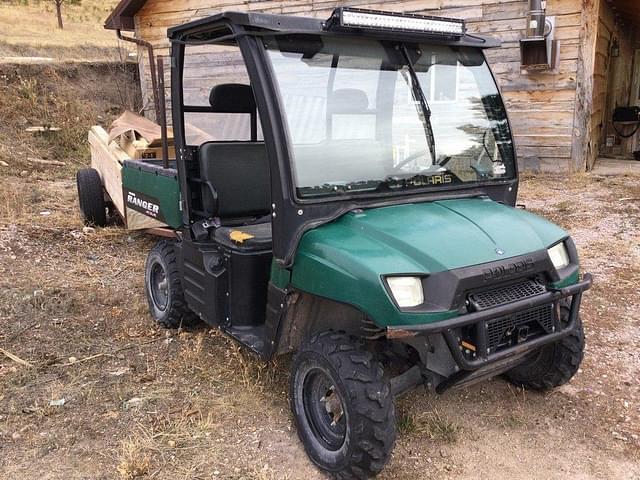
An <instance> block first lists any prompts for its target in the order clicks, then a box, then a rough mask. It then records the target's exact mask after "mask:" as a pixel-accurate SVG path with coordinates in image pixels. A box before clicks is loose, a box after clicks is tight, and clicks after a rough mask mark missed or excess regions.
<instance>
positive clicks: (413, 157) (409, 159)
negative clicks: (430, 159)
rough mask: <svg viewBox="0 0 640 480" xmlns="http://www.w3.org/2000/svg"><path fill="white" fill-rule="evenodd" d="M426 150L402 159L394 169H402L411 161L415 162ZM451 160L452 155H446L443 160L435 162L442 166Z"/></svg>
mask: <svg viewBox="0 0 640 480" xmlns="http://www.w3.org/2000/svg"><path fill="white" fill-rule="evenodd" d="M423 154H424V152H416V153H414V154H413V155H409V156H408V157H407V158H405V159H404V160H402V161H401V162H400V163H399V164H398V165H396V166H395V167H394V169H393V170H394V171H397V170H400V169H402V167H404V166H406V165H408V164H409V163H411V162H413V161H414V160H415V159H417V158H420V155H423ZM449 160H451V157H446V158H445V159H444V160H443V161H442V162H440V163H438V162H436V163H434V166H435V165H438V166H440V167H444V166H445V165H446V164H447V163H449Z"/></svg>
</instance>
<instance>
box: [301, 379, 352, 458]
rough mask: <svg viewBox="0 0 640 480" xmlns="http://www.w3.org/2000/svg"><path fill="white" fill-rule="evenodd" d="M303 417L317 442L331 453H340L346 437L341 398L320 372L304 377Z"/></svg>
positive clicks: (340, 394)
mask: <svg viewBox="0 0 640 480" xmlns="http://www.w3.org/2000/svg"><path fill="white" fill-rule="evenodd" d="M302 397H303V398H302V401H303V406H304V412H305V416H306V417H307V421H308V423H309V425H310V426H311V429H312V431H313V433H314V435H315V436H316V438H317V439H318V440H319V441H320V442H321V443H322V445H323V446H324V447H325V448H326V449H328V450H331V451H337V450H339V449H340V448H341V447H342V445H343V444H344V441H345V439H346V436H347V419H346V411H345V409H344V403H343V400H342V398H343V394H342V392H341V391H340V390H339V389H338V386H337V385H336V382H334V381H333V380H332V379H331V377H330V376H329V375H328V374H327V373H326V372H324V371H323V370H320V369H313V370H311V371H309V372H308V373H307V376H306V378H305V380H304V384H303V389H302Z"/></svg>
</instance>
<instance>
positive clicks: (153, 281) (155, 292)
mask: <svg viewBox="0 0 640 480" xmlns="http://www.w3.org/2000/svg"><path fill="white" fill-rule="evenodd" d="M149 290H150V291H151V298H152V299H153V303H154V305H155V306H156V308H157V309H158V310H161V311H163V312H164V311H165V310H166V309H167V306H168V305H169V284H168V281H167V274H166V273H165V271H164V268H163V267H162V265H160V264H159V263H155V264H154V265H153V267H151V273H150V274H149Z"/></svg>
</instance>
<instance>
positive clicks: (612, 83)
mask: <svg viewBox="0 0 640 480" xmlns="http://www.w3.org/2000/svg"><path fill="white" fill-rule="evenodd" d="M532 3H536V2H530V1H527V0H516V1H514V0H390V1H385V2H371V0H351V1H347V2H336V1H328V0H146V1H145V0H122V1H121V2H120V4H118V5H117V7H116V8H115V9H114V11H113V12H112V14H111V15H110V16H109V18H108V19H107V21H106V25H105V27H106V28H109V29H113V30H120V31H123V32H127V31H128V32H133V35H134V36H135V37H136V38H137V39H140V40H144V41H147V42H149V43H151V45H152V46H153V48H154V51H155V54H156V55H160V56H167V55H168V53H169V52H168V46H169V43H168V40H167V37H166V31H167V28H169V27H171V26H174V25H179V24H183V23H186V22H189V21H192V20H196V19H199V18H203V17H207V16H210V15H213V14H215V13H217V12H220V11H222V10H242V11H247V10H249V11H261V12H267V13H280V14H293V15H305V16H314V17H322V18H326V17H329V15H330V14H331V12H332V11H333V9H334V8H336V7H338V6H347V5H348V6H358V7H361V8H371V9H378V10H388V11H396V12H411V13H421V14H429V15H440V16H447V17H453V18H462V19H465V20H466V21H467V26H468V29H469V31H471V32H477V33H483V34H488V35H492V36H495V37H498V38H500V39H501V40H502V42H503V45H502V47H501V48H499V49H495V50H489V51H488V52H487V56H488V59H489V61H490V63H491V66H492V68H493V70H494V72H495V74H496V76H497V78H498V83H499V85H500V88H501V90H502V92H503V94H504V97H505V100H506V103H507V108H508V111H509V115H510V118H511V122H512V126H513V130H514V134H515V138H516V143H517V147H518V159H519V163H520V167H521V168H523V169H529V170H535V171H560V172H570V171H584V170H585V169H590V168H592V167H593V165H594V163H595V162H596V160H597V158H598V157H599V156H615V157H618V158H625V159H633V157H634V152H636V151H638V150H640V146H639V145H638V143H639V141H638V138H639V137H640V134H638V133H636V134H633V135H629V134H630V133H632V132H633V130H634V124H633V122H625V123H614V122H613V121H612V119H613V116H614V111H615V110H616V108H617V107H632V106H640V34H639V33H638V32H639V31H640V28H639V27H640V2H638V1H637V0H547V1H544V0H540V1H538V2H537V3H538V4H539V5H540V6H542V7H543V8H545V7H546V18H547V19H548V21H547V24H548V27H549V28H550V29H551V30H549V31H547V32H545V35H547V38H548V40H549V49H548V51H547V52H546V57H545V53H544V52H543V53H542V57H543V59H542V60H538V59H539V58H540V56H539V55H538V54H534V55H533V56H531V54H530V53H529V50H527V49H528V48H529V47H530V44H529V43H527V39H528V36H529V29H530V28H531V27H532V25H534V24H532V17H531V16H530V15H529V14H530V11H531V4H532ZM534 26H535V25H534ZM552 40H553V41H552ZM534 43H535V42H534ZM146 53H147V52H146V49H144V48H142V47H141V50H140V70H141V75H140V78H141V82H142V91H143V92H144V93H143V94H144V96H145V104H146V105H147V109H148V113H147V114H148V115H149V116H153V111H154V108H153V101H152V97H153V95H152V87H151V81H150V79H151V72H150V68H149V61H148V58H149V57H148V55H146ZM538 53H540V52H538ZM532 59H536V60H532ZM541 64H545V65H541ZM168 81H169V79H168V78H167V83H168ZM629 111H630V110H629V109H627V110H626V111H622V112H623V113H625V112H626V113H628V112H629ZM627 136H628V138H625V137H627Z"/></svg>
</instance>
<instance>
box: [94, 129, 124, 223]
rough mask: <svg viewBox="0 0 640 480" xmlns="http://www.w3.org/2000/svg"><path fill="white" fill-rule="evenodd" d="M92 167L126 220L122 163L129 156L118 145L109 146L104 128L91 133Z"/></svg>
mask: <svg viewBox="0 0 640 480" xmlns="http://www.w3.org/2000/svg"><path fill="white" fill-rule="evenodd" d="M89 145H91V167H92V168H95V169H96V170H97V171H98V173H99V174H100V178H101V179H102V185H104V188H105V190H106V191H107V193H108V194H109V197H110V198H111V201H112V202H113V204H114V205H115V207H116V210H118V213H120V215H121V216H122V218H123V219H126V214H125V207H124V198H123V197H122V162H123V161H124V160H128V159H129V156H128V155H127V154H126V153H125V152H124V151H123V150H122V149H121V148H120V147H118V146H117V145H115V144H111V146H109V135H108V134H107V132H106V131H105V130H104V128H102V127H99V126H95V127H92V128H91V130H90V131H89Z"/></svg>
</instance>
